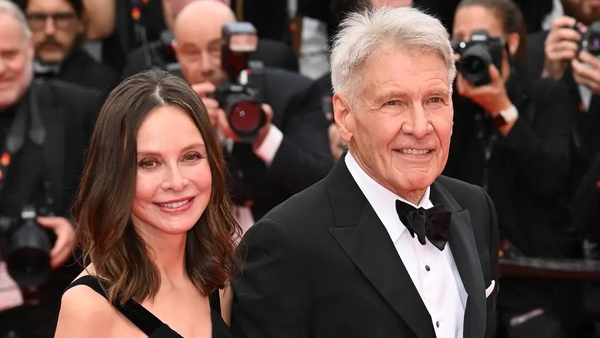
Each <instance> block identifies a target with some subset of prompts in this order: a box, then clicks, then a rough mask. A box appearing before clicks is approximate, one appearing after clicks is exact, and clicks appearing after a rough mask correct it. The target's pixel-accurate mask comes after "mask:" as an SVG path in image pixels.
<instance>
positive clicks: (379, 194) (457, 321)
mask: <svg viewBox="0 0 600 338" xmlns="http://www.w3.org/2000/svg"><path fill="white" fill-rule="evenodd" d="M345 161H346V166H347V167H348V170H349V171H350V174H351V175H352V177H353V178H354V181H356V184H358V187H359V188H360V190H361V191H362V192H363V194H364V195H365V197H366V198H367V201H368V202H369V203H370V204H371V206H372V207H373V210H375V213H376V214H377V216H378V217H379V219H380V220H381V222H382V223H383V225H384V226H385V228H386V229H387V232H388V234H389V235H390V238H391V240H392V242H393V243H394V246H395V247H396V250H397V251H398V255H399V256H400V259H402V262H403V263H404V266H405V267H406V270H407V271H408V274H409V275H410V278H411V279H412V282H413V284H414V285H415V287H416V289H417V291H418V292H419V295H420V296H421V299H422V300H423V303H424V304H425V307H426V308H427V311H429V314H430V315H431V321H432V324H433V328H434V330H435V334H436V337H438V338H462V337H463V323H464V316H465V308H466V304H467V292H466V291H465V288H464V285H463V283H462V280H461V278H460V274H459V273H458V269H457V268H456V263H455V262H454V258H453V257H452V251H451V250H450V245H449V244H448V243H446V246H445V247H444V250H442V251H440V250H439V249H438V248H436V247H435V246H434V245H433V244H431V243H430V242H429V240H428V239H426V242H427V243H426V245H421V243H419V241H418V240H417V238H413V237H411V235H410V232H409V231H405V230H406V227H405V226H404V225H403V224H402V222H401V221H400V218H399V217H398V213H397V212H396V200H401V201H402V202H405V203H408V204H409V205H412V206H413V207H416V208H420V207H423V208H424V209H429V208H432V207H433V204H432V203H431V201H430V200H429V192H430V188H429V187H428V188H427V190H426V191H425V195H424V196H423V198H422V199H421V202H420V203H419V205H414V204H413V203H410V202H408V201H407V200H405V199H404V198H402V197H400V196H398V195H396V194H395V193H393V192H391V191H389V190H388V189H386V188H384V187H383V186H382V185H380V184H379V183H377V182H376V181H375V180H373V179H372V178H371V177H370V176H369V175H368V174H367V173H366V172H365V171H364V170H363V169H362V168H361V167H360V166H359V165H358V163H357V162H356V160H355V159H354V157H352V154H351V153H350V152H348V154H347V155H346V158H345Z"/></svg>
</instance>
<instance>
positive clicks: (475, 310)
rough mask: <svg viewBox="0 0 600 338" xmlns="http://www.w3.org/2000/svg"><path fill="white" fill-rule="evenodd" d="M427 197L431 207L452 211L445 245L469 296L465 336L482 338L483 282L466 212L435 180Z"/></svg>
mask: <svg viewBox="0 0 600 338" xmlns="http://www.w3.org/2000/svg"><path fill="white" fill-rule="evenodd" d="M430 196H431V202H432V203H433V204H434V205H437V204H443V205H444V206H446V208H448V209H449V210H450V211H451V212H452V217H451V219H450V234H449V239H448V243H449V245H450V249H451V250H452V256H453V257H454V261H455V263H456V267H457V269H458V272H459V274H460V277H461V280H462V283H463V285H464V287H465V290H466V292H467V295H468V296H467V307H466V309H465V319H464V337H465V338H479V337H483V336H484V335H485V329H486V302H485V283H484V281H483V275H482V273H481V264H480V261H479V255H478V253H477V247H476V245H475V237H474V236H473V230H472V227H471V218H470V216H469V211H468V210H463V209H462V208H461V207H460V206H459V205H458V203H457V202H456V200H454V198H453V197H452V196H451V195H450V193H449V192H448V191H447V190H446V189H445V188H444V187H443V186H442V185H441V184H440V183H439V182H437V181H436V182H434V184H433V185H432V186H431V195H430Z"/></svg>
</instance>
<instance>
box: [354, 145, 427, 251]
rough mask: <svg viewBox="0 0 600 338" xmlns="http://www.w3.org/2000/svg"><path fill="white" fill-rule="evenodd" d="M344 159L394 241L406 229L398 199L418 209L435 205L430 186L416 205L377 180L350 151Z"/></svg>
mask: <svg viewBox="0 0 600 338" xmlns="http://www.w3.org/2000/svg"><path fill="white" fill-rule="evenodd" d="M344 161H345V162H346V166H347V167H348V171H350V175H352V178H354V181H355V182H356V184H357V185H358V187H359V188H360V190H361V191H362V193H363V194H364V195H365V197H366V199H367V201H368V202H369V204H371V207H372V208H373V210H375V213H376V214H377V216H378V217H379V219H380V220H381V222H382V223H383V225H384V226H385V228H386V229H387V231H388V233H389V235H390V237H391V238H392V241H394V242H396V241H397V240H398V239H399V238H400V236H401V235H402V233H403V232H404V230H406V227H405V226H404V225H403V224H402V222H401V221H400V218H399V217H398V213H397V212H396V200H400V201H402V202H404V203H407V204H409V205H411V206H413V207H415V208H417V209H418V208H421V207H422V208H424V209H429V208H431V207H432V206H433V205H432V203H431V201H430V200H429V194H430V187H427V189H426V190H425V194H424V195H423V198H421V201H420V202H419V204H418V205H415V204H414V203H411V202H409V201H407V200H406V199H405V198H402V197H400V196H398V195H396V194H395V193H394V192H392V191H390V190H388V189H387V188H385V187H384V186H382V185H381V184H379V183H378V182H377V181H375V180H374V179H373V178H372V177H371V176H369V175H368V174H367V173H366V172H365V171H364V170H363V169H362V168H361V167H360V165H359V164H358V162H356V159H354V157H353V156H352V154H351V153H350V151H348V153H347V154H346V156H345V158H344Z"/></svg>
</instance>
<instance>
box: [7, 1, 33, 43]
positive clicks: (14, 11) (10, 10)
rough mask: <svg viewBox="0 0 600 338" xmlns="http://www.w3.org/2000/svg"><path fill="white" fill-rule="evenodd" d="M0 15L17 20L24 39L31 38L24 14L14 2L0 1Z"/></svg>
mask: <svg viewBox="0 0 600 338" xmlns="http://www.w3.org/2000/svg"><path fill="white" fill-rule="evenodd" d="M0 13H6V14H8V15H12V16H13V17H14V18H15V19H17V21H19V25H21V29H22V30H23V34H24V35H25V37H26V38H30V37H31V30H30V29H29V24H28V23H27V19H26V18H25V14H24V13H23V11H21V9H20V8H19V6H17V5H16V4H15V3H14V2H12V1H10V0H0Z"/></svg>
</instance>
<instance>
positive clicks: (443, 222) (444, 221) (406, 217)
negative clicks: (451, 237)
mask: <svg viewBox="0 0 600 338" xmlns="http://www.w3.org/2000/svg"><path fill="white" fill-rule="evenodd" d="M396 211H397V212H398V217H400V220H401V221H402V224H404V226H405V227H406V228H407V229H408V231H410V235H411V236H412V237H413V238H415V234H417V238H418V240H419V243H421V244H423V245H425V244H426V243H427V242H426V241H425V237H427V238H428V239H429V241H430V242H431V244H433V245H435V247H436V248H438V249H439V250H440V251H442V250H444V247H445V246H446V242H448V226H449V225H450V216H451V213H450V212H449V211H446V210H445V209H444V206H443V205H441V204H439V205H436V206H435V207H433V208H431V209H427V210H426V209H423V208H419V209H416V208H414V207H413V206H411V205H408V204H406V203H404V202H402V201H400V200H396Z"/></svg>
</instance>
